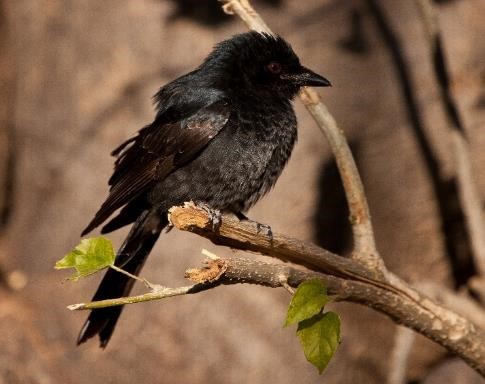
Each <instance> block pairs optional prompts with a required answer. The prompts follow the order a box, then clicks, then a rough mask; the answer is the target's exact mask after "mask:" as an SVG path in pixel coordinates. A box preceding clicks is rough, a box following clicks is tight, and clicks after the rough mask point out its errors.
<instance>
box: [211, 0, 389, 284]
mask: <svg viewBox="0 0 485 384" xmlns="http://www.w3.org/2000/svg"><path fill="white" fill-rule="evenodd" d="M220 1H221V2H222V3H223V9H224V11H225V12H226V13H229V14H237V15H238V16H239V17H240V18H241V19H242V20H243V21H244V22H245V23H246V25H247V26H248V27H249V28H250V29H253V30H255V31H259V32H267V33H271V34H273V32H271V30H270V29H269V27H268V26H267V25H266V23H265V22H264V21H263V20H262V19H261V17H260V16H259V15H258V13H257V12H256V11H255V10H254V9H253V8H252V7H251V5H250V4H249V1H248V0H220ZM300 99H301V101H302V102H303V104H304V105H305V107H306V108H307V109H308V111H309V112H310V114H311V115H312V116H313V118H314V119H315V121H316V123H317V125H318V127H319V128H320V130H321V131H322V132H323V134H324V135H325V136H326V138H327V140H328V143H329V145H330V148H331V149H332V152H333V154H334V156H335V159H336V162H337V167H338V169H339V172H340V176H341V178H342V182H343V185H344V189H345V194H346V196H347V201H348V204H349V211H350V221H351V224H352V231H353V235H354V244H355V252H354V253H353V255H352V258H354V259H356V260H358V261H360V262H361V263H362V264H364V265H366V266H367V267H368V269H369V270H370V271H374V274H376V275H377V274H385V267H384V263H383V261H382V259H381V257H380V256H379V254H378V252H377V249H376V245H375V238H374V232H373V229H372V222H371V217H370V213H369V207H368V204H367V199H366V197H365V193H364V187H363V185H362V181H361V179H360V176H359V172H358V171H357V166H356V165H355V161H354V158H353V156H352V153H351V152H350V148H349V146H348V143H347V140H346V139H345V136H344V135H343V132H342V131H341V129H340V128H339V127H338V126H337V123H336V122H335V119H334V118H333V117H332V115H331V114H330V113H329V112H328V109H327V108H326V107H325V106H324V105H323V103H322V102H321V100H320V97H319V96H318V93H316V92H315V91H314V90H313V89H311V88H309V87H305V88H303V89H302V90H301V92H300Z"/></svg>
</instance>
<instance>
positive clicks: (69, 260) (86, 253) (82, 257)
mask: <svg viewBox="0 0 485 384" xmlns="http://www.w3.org/2000/svg"><path fill="white" fill-rule="evenodd" d="M114 260H115V252H114V250H113V245H112V244H111V241H109V240H108V239H106V238H104V237H95V238H90V239H82V240H81V242H80V243H79V244H78V245H77V246H76V248H74V249H73V250H72V251H71V252H69V253H68V254H67V255H66V256H64V257H63V258H62V259H61V260H59V261H57V262H56V265H55V268H56V269H65V268H75V269H76V273H75V274H74V275H72V276H71V277H69V278H68V280H74V281H76V280H79V279H80V278H81V277H85V276H88V275H91V274H93V273H95V272H97V271H99V270H101V269H103V268H106V267H109V266H110V265H113V263H114Z"/></svg>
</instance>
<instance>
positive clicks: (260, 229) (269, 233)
mask: <svg viewBox="0 0 485 384" xmlns="http://www.w3.org/2000/svg"><path fill="white" fill-rule="evenodd" d="M256 229H257V231H258V234H260V233H261V232H262V233H263V234H264V235H265V236H266V237H268V238H269V241H270V242H273V231H272V230H271V227H270V226H269V225H268V224H261V223H257V225H256Z"/></svg>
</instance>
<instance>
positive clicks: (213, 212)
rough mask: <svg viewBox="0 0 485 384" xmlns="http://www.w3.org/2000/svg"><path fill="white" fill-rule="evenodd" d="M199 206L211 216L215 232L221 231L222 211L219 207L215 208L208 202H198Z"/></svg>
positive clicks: (210, 219) (211, 223) (212, 227)
mask: <svg viewBox="0 0 485 384" xmlns="http://www.w3.org/2000/svg"><path fill="white" fill-rule="evenodd" d="M197 206H198V207H200V208H202V209H203V210H204V211H205V212H206V213H207V216H209V221H210V225H211V229H212V231H213V232H219V228H220V227H221V224H222V220H221V218H222V213H221V211H220V210H219V209H213V208H211V207H210V206H209V205H207V204H206V203H198V204H197Z"/></svg>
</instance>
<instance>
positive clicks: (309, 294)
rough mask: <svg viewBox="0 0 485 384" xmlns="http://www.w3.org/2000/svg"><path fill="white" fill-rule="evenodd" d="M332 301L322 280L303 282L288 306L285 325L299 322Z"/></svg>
mask: <svg viewBox="0 0 485 384" xmlns="http://www.w3.org/2000/svg"><path fill="white" fill-rule="evenodd" d="M329 301H330V299H329V297H328V296H327V288H326V287H325V284H324V283H323V281H322V280H319V279H312V280H308V281H305V282H303V283H301V284H300V285H299V286H298V288H297V290H296V292H295V294H294V295H293V297H292V298H291V303H290V306H289V308H288V314H287V315H286V321H285V324H284V326H285V327H287V326H288V325H291V324H295V323H299V322H300V321H303V320H306V319H309V318H310V317H312V316H314V315H316V314H317V313H319V312H320V311H321V310H322V309H323V307H324V306H325V304H327V303H328V302H329Z"/></svg>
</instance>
